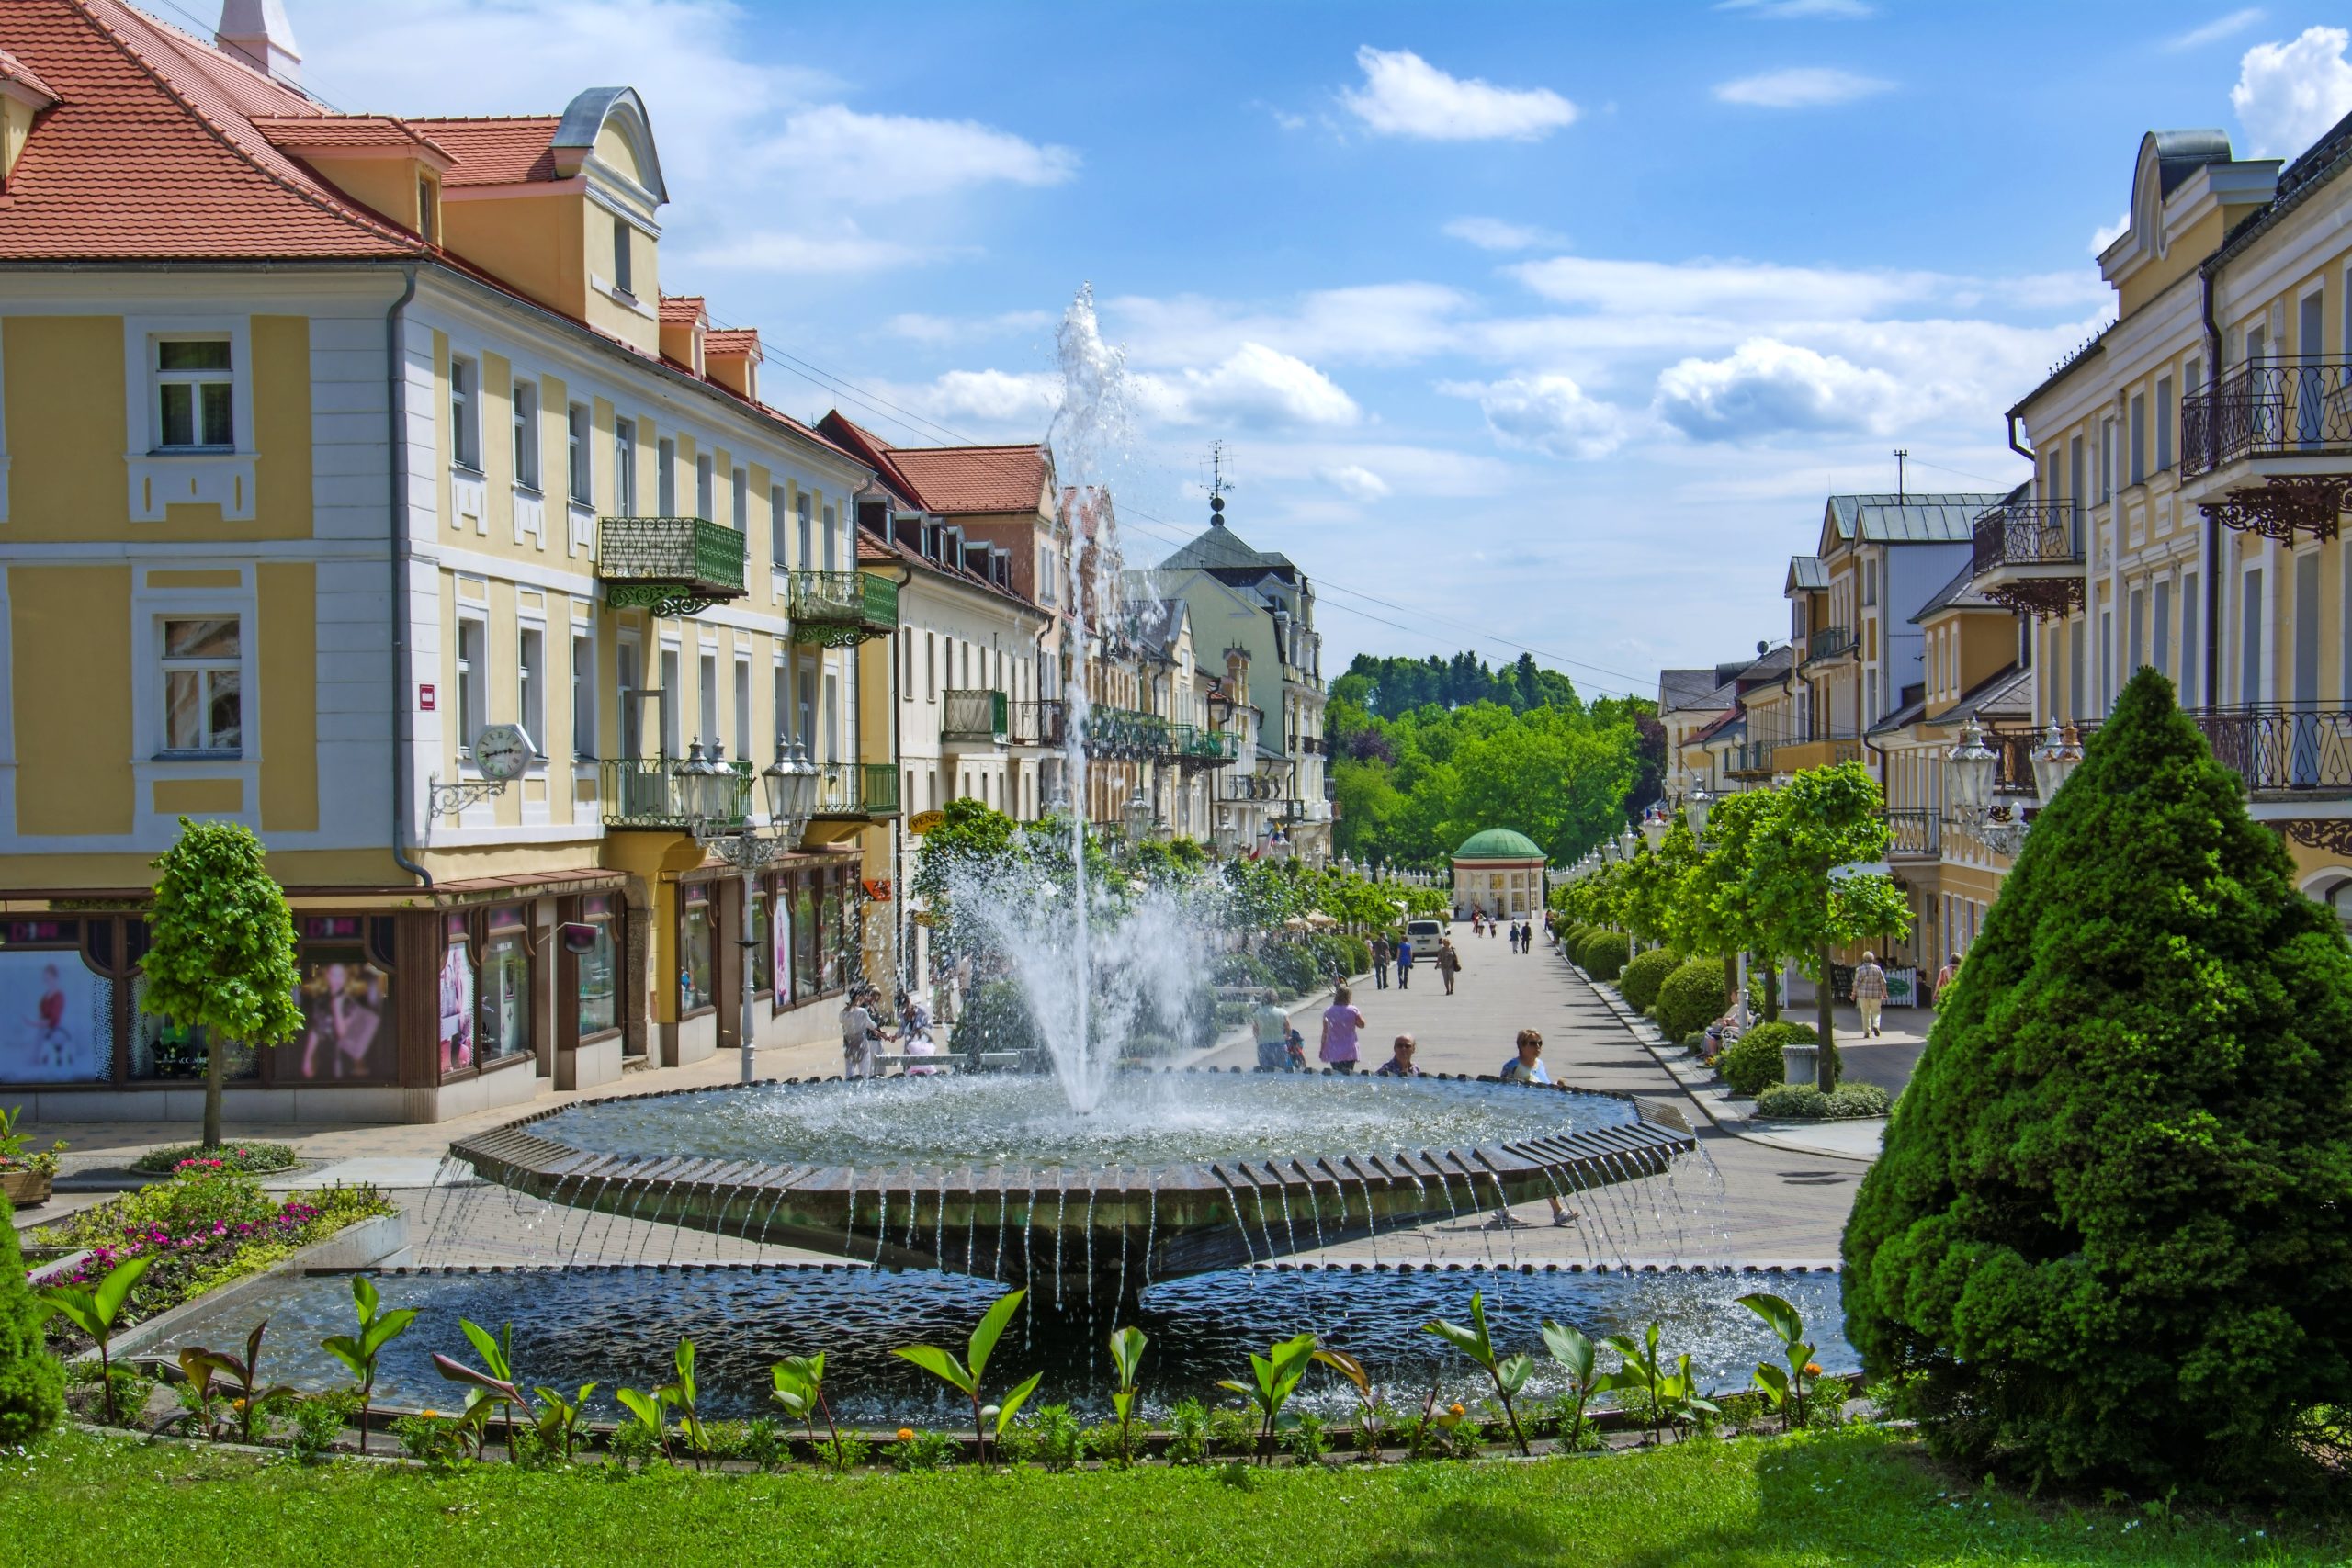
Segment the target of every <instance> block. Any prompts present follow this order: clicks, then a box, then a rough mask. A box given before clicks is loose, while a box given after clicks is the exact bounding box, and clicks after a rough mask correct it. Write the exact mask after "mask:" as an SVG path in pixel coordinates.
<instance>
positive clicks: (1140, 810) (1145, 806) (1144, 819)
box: [1124, 785, 1151, 845]
mask: <svg viewBox="0 0 2352 1568" xmlns="http://www.w3.org/2000/svg"><path fill="white" fill-rule="evenodd" d="M1124 815H1125V818H1126V824H1127V842H1128V843H1129V844H1130V845H1136V844H1140V843H1142V842H1143V841H1144V840H1145V839H1146V838H1147V837H1148V836H1149V834H1150V832H1151V799H1150V797H1149V796H1148V795H1145V794H1144V792H1143V788H1142V786H1141V785H1137V786H1136V792H1135V794H1134V795H1131V796H1129V797H1128V800H1127V806H1126V810H1125V813H1124Z"/></svg>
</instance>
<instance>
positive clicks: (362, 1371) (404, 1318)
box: [319, 1274, 416, 1454]
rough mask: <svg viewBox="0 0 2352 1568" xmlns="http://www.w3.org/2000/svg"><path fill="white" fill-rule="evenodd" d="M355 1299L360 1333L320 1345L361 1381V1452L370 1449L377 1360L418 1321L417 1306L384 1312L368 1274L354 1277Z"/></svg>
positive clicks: (337, 1336) (329, 1337)
mask: <svg viewBox="0 0 2352 1568" xmlns="http://www.w3.org/2000/svg"><path fill="white" fill-rule="evenodd" d="M351 1302H352V1306H353V1309H354V1310H355V1311H356V1312H357V1313H358V1314H359V1332H358V1333H357V1334H333V1335H329V1336H328V1337H326V1338H324V1339H322V1340H320V1341H319V1345H320V1348H322V1349H323V1350H325V1351H326V1353H327V1354H328V1355H330V1356H333V1357H334V1359H336V1360H338V1361H341V1362H342V1363H343V1364H344V1366H345V1368H346V1369H347V1370H348V1371H350V1373H351V1375H352V1377H353V1378H355V1379H356V1380H357V1381H358V1383H359V1451H360V1452H361V1453H363V1454H364V1453H366V1452H367V1451H368V1411H369V1409H370V1408H371V1407H372V1406H373V1404H375V1399H376V1360H377V1358H378V1357H379V1356H381V1355H382V1354H383V1351H384V1347H385V1346H387V1345H389V1344H390V1343H391V1342H392V1341H393V1340H395V1339H397V1338H399V1337H401V1335H403V1334H405V1333H407V1332H408V1325H410V1324H412V1323H414V1322H415V1321H416V1309H415V1308H414V1307H394V1308H393V1309H392V1310H391V1311H390V1312H384V1311H381V1310H380V1309H381V1307H382V1305H383V1298H382V1297H381V1296H380V1295H379V1294H378V1293H377V1290H376V1281H375V1280H370V1279H369V1278H368V1276H367V1275H365V1274H354V1275H353V1276H352V1277H351Z"/></svg>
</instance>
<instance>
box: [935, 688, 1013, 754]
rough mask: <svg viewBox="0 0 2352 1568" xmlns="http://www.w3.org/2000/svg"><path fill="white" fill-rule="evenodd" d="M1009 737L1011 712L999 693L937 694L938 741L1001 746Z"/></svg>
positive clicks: (961, 692)
mask: <svg viewBox="0 0 2352 1568" xmlns="http://www.w3.org/2000/svg"><path fill="white" fill-rule="evenodd" d="M1011 733H1012V709H1011V705H1009V704H1008V703H1007V702H1006V701H1005V697H1004V694H1003V693H1002V692H989V691H979V690H963V691H954V690H951V691H945V692H942V693H940V694H939V739H941V740H942V741H943V742H945V743H948V744H951V745H953V744H958V743H960V744H963V745H967V746H1001V745H1003V744H1004V743H1005V740H1006V738H1007V737H1008V736H1009V735H1010V734H1011Z"/></svg>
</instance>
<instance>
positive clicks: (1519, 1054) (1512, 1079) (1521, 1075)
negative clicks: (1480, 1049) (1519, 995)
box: [1496, 1029, 1577, 1225]
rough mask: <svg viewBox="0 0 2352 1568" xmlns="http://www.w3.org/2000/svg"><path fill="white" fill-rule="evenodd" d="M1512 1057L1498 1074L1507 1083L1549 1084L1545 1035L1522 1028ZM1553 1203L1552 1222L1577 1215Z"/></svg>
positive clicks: (1550, 1076) (1562, 1223)
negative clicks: (1545, 1054) (1545, 1058)
mask: <svg viewBox="0 0 2352 1568" xmlns="http://www.w3.org/2000/svg"><path fill="white" fill-rule="evenodd" d="M1511 1049H1512V1055H1511V1059H1510V1061H1508V1062H1505V1063H1504V1064H1503V1066H1502V1071H1501V1072H1499V1073H1498V1074H1497V1075H1496V1076H1497V1077H1499V1078H1501V1079H1502V1080H1503V1082H1505V1083H1525V1084H1548V1083H1550V1082H1551V1081H1552V1074H1551V1071H1550V1069H1548V1068H1546V1067H1545V1066H1544V1036H1543V1035H1541V1034H1539V1033H1537V1032H1535V1031H1534V1030H1532V1029H1522V1030H1521V1031H1520V1032H1519V1037H1518V1038H1517V1039H1516V1040H1514V1041H1513V1042H1512V1043H1511ZM1547 1201H1549V1202H1550V1203H1551V1205H1552V1223H1553V1224H1555V1225H1565V1224H1568V1223H1569V1222H1570V1221H1572V1220H1574V1219H1575V1218H1576V1217H1577V1213H1576V1211H1575V1210H1574V1209H1570V1208H1567V1207H1566V1206H1564V1205H1563V1204H1562V1203H1561V1202H1560V1201H1559V1199H1557V1198H1552V1199H1549V1200H1547Z"/></svg>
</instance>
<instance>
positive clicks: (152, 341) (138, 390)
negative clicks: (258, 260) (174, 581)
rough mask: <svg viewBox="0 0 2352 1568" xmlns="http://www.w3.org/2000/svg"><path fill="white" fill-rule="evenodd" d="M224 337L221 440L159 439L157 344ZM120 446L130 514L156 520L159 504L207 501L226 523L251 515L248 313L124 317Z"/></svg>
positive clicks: (247, 519)
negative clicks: (225, 395)
mask: <svg viewBox="0 0 2352 1568" xmlns="http://www.w3.org/2000/svg"><path fill="white" fill-rule="evenodd" d="M224 340H225V341H226V342H227V343H228V344H229V372H228V374H229V387H230V391H229V418H230V423H231V430H230V433H229V434H230V438H231V443H232V444H231V445H230V446H176V447H165V446H164V445H163V435H164V432H163V385H164V382H163V375H164V372H162V371H161V370H159V369H158V368H157V365H158V360H157V355H159V354H160V352H161V350H160V347H159V345H160V344H164V343H168V342H174V341H178V342H190V341H224ZM122 367H123V382H122V384H123V389H124V405H125V406H124V409H123V423H124V437H125V441H124V451H125V452H126V453H127V454H128V455H129V456H128V458H127V461H126V464H125V467H126V469H127V476H126V477H127V480H128V486H127V489H128V494H129V500H130V517H131V520H132V521H133V522H138V523H160V522H162V521H164V516H165V515H166V513H165V508H167V507H170V506H173V505H180V504H212V505H217V506H219V507H220V514H221V516H222V517H223V518H224V519H225V520H228V521H231V522H240V523H249V522H251V521H253V518H254V456H255V450H254V344H253V321H252V318H251V317H249V316H228V315H211V316H126V317H125V318H124V319H123V323H122Z"/></svg>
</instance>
